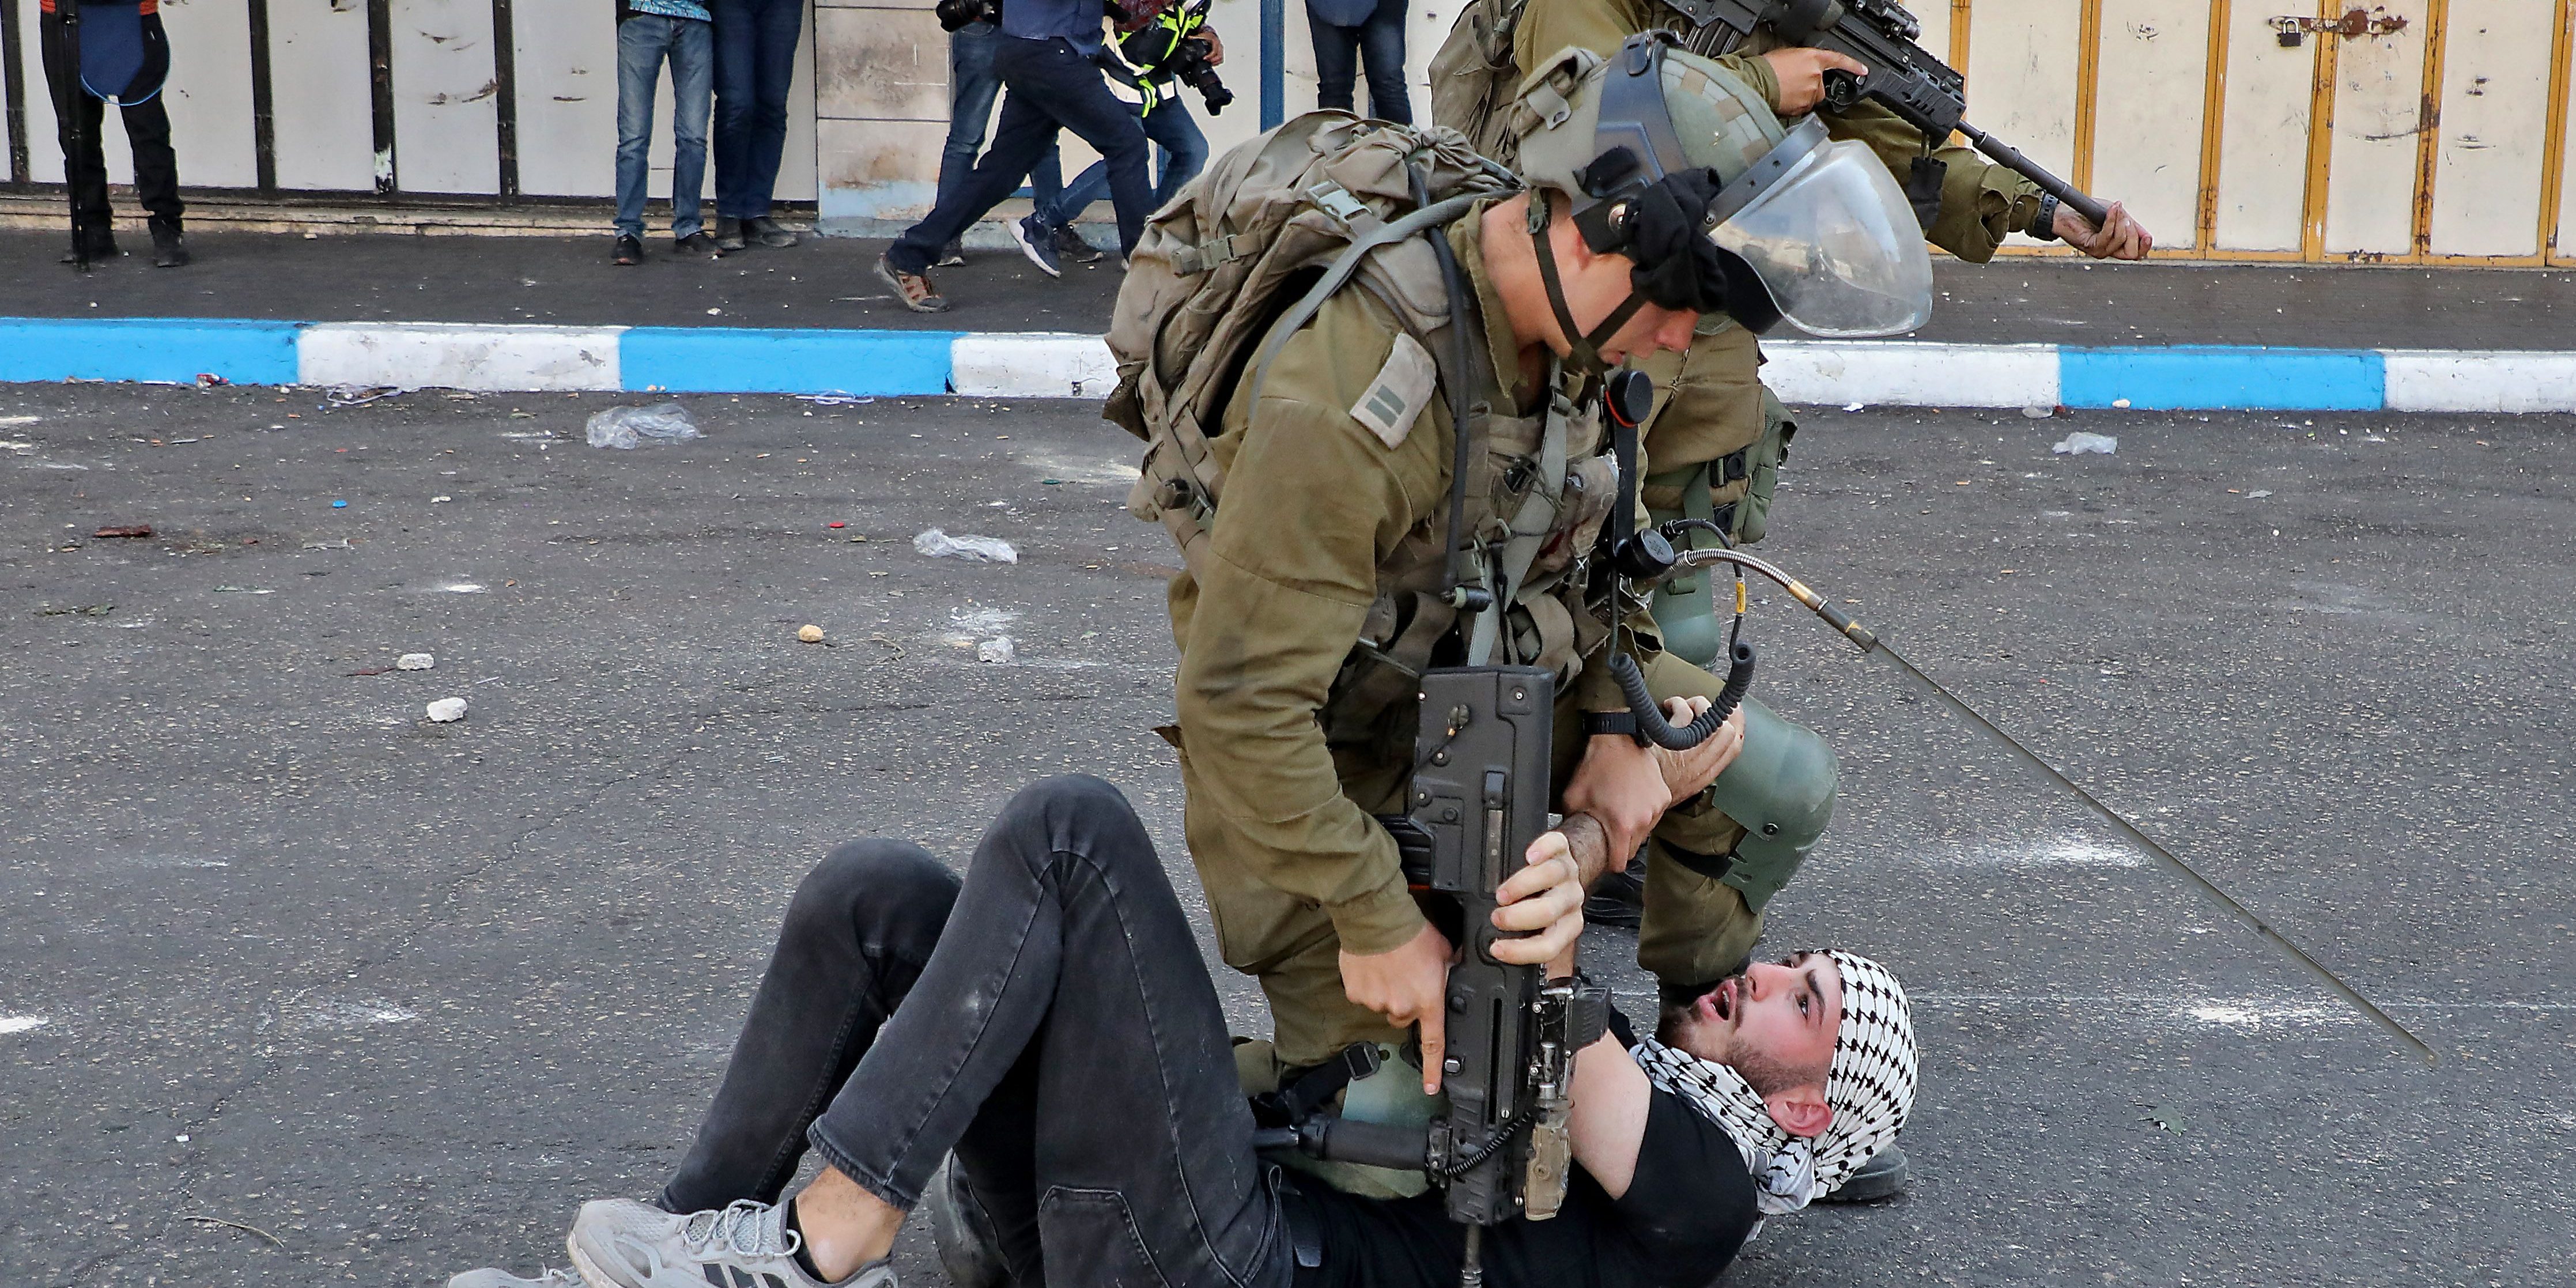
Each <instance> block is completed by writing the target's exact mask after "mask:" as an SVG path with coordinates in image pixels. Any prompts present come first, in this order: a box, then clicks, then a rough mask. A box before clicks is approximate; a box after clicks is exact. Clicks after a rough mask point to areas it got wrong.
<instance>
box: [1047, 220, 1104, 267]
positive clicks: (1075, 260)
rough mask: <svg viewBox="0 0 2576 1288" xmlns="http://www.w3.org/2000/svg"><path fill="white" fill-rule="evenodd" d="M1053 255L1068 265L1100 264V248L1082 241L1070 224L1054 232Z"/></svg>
mask: <svg viewBox="0 0 2576 1288" xmlns="http://www.w3.org/2000/svg"><path fill="white" fill-rule="evenodd" d="M1055 254H1056V258H1058V259H1060V260H1063V261H1064V262H1065V263H1068V264H1097V263H1099V262H1100V248H1099V247H1097V246H1094V245H1092V244H1091V243H1090V242H1087V241H1084V240H1083V239H1082V234H1080V233H1078V232H1075V231H1074V230H1073V225H1071V224H1065V225H1063V226H1061V227H1059V228H1057V229H1056V230H1055Z"/></svg>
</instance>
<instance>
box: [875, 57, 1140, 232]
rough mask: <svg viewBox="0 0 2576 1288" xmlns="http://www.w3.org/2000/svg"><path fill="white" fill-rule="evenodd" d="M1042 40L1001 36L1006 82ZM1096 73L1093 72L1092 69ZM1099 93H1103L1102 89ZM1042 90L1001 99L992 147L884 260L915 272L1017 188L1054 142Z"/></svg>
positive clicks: (999, 62) (1000, 65)
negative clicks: (1042, 103) (1026, 53)
mask: <svg viewBox="0 0 2576 1288" xmlns="http://www.w3.org/2000/svg"><path fill="white" fill-rule="evenodd" d="M1043 43H1044V42H1040V41H1034V40H1017V39H1013V38H1010V37H1004V38H1003V44H1002V48H1001V49H1000V51H999V52H998V53H997V54H996V56H995V58H994V65H995V68H996V69H997V70H998V71H999V72H1000V74H1001V76H1002V79H1003V81H1004V83H1005V84H1015V83H1016V79H1017V77H1018V75H1019V70H1018V69H1019V68H1020V67H1021V65H1022V63H1023V62H1024V61H1025V60H1024V57H1023V55H1024V50H1023V48H1022V47H1024V46H1042V45H1043ZM1092 74H1093V75H1094V76H1097V75H1098V74H1099V73H1098V72H1097V71H1096V70H1095V71H1094V72H1093V73H1092ZM1103 92H1104V93H1105V92H1106V91H1103ZM1044 97H1045V96H1044V94H1043V93H1042V92H1040V91H1037V90H1032V91H1030V92H1028V93H1020V92H1016V91H1015V92H1013V93H1012V94H1011V95H1010V96H1009V97H1007V98H1005V99H1003V100H1002V120H1001V124H1000V125H998V126H997V127H995V129H994V131H993V146H992V148H991V150H989V151H987V152H985V154H984V159H983V160H981V161H978V162H976V163H975V169H974V171H973V172H972V173H970V174H969V175H968V176H967V177H966V179H965V180H964V181H963V182H961V183H959V184H958V186H957V189H956V191H955V192H953V193H951V194H950V195H949V196H948V197H947V198H945V199H943V200H941V201H940V203H939V204H938V205H937V206H936V207H934V208H933V209H932V210H931V212H930V213H929V214H928V215H927V216H925V217H923V219H922V221H921V222H920V223H917V224H914V225H913V226H912V227H910V228H907V229H905V230H904V231H903V235H902V236H901V237H898V238H896V239H895V243H894V245H892V246H889V247H887V248H886V263H887V264H889V265H891V266H892V267H893V268H894V269H895V271H897V272H900V273H912V274H919V273H921V272H922V271H923V270H925V269H927V268H929V267H930V262H931V260H932V259H933V258H934V257H936V256H937V255H938V253H939V248H940V247H942V246H945V245H947V244H948V241H949V239H950V238H952V237H955V236H957V235H958V234H960V233H962V232H964V231H966V229H967V228H969V227H971V226H973V224H974V222H975V221H976V220H978V219H981V218H983V217H984V214H985V212H986V211H989V210H991V209H992V208H993V207H995V206H998V205H1000V204H1002V200H1003V199H1004V198H1006V197H1008V196H1010V195H1011V194H1012V193H1013V192H1015V191H1017V190H1018V189H1019V186H1020V179H1021V177H1022V176H1024V175H1026V174H1027V173H1028V172H1029V167H1030V166H1032V165H1035V164H1036V163H1037V159H1038V158H1039V157H1040V156H1043V155H1045V153H1046V150H1047V148H1048V147H1050V146H1052V145H1053V144H1054V143H1055V136H1056V129H1057V126H1056V121H1055V118H1054V117H1052V116H1049V115H1047V113H1046V110H1045V109H1044V108H1041V107H1039V106H1037V103H1038V101H1039V100H1040V99H1042V98H1044Z"/></svg>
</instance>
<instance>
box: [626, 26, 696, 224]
mask: <svg viewBox="0 0 2576 1288" xmlns="http://www.w3.org/2000/svg"><path fill="white" fill-rule="evenodd" d="M714 21H715V15H714V14H712V13H710V12H708V10H707V7H706V5H704V4H701V3H699V2H698V0H617V250H616V254H615V256H614V258H615V260H616V262H618V263H620V264H640V263H642V262H643V261H644V191H645V186H646V183H647V181H648V180H650V179H651V178H652V164H651V154H652V144H653V90H654V82H656V81H658V80H660V79H661V76H662V64H663V62H664V61H666V60H667V61H668V62H669V63H670V64H671V250H672V253H674V254H681V255H704V254H710V253H712V252H713V251H714V250H715V248H716V239H715V238H714V236H712V235H711V234H709V233H708V232H707V230H706V227H705V225H704V223H703V222H702V221H701V220H700V219H699V218H698V190H699V188H700V186H701V184H702V183H703V182H704V180H705V178H706V170H707V108H708V93H709V91H710V89H711V88H712V86H713V83H714V80H715V56H716V55H715V48H716V47H715V31H714Z"/></svg>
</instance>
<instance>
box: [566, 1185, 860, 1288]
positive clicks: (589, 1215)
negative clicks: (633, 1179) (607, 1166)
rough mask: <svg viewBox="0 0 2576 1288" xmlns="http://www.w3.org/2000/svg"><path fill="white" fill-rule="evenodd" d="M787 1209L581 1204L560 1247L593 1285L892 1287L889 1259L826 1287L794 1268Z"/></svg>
mask: <svg viewBox="0 0 2576 1288" xmlns="http://www.w3.org/2000/svg"><path fill="white" fill-rule="evenodd" d="M786 1218H787V1212H786V1209H785V1207H784V1206H782V1205H778V1204H770V1203H755V1202H752V1201H751V1200H749V1199H738V1200H735V1201H734V1202H733V1203H731V1204H729V1205H727V1206H725V1207H723V1208H720V1209H710V1210H708V1211H705V1212H691V1213H689V1214H687V1215H685V1216H677V1215H673V1214H672V1213H669V1212H665V1211H663V1210H662V1209H660V1208H657V1207H652V1206H649V1205H646V1204H643V1203H638V1202H635V1201H634V1200H632V1199H593V1200H592V1201H590V1202H588V1203H584V1204H582V1205H581V1215H580V1216H579V1217H576V1218H574V1220H573V1223H572V1233H571V1234H569V1235H566V1236H565V1237H564V1248H565V1249H566V1250H567V1251H569V1252H571V1253H572V1263H573V1264H574V1265H575V1266H577V1267H579V1268H580V1269H581V1277H582V1278H583V1279H584V1280H585V1281H587V1282H588V1284H589V1285H590V1288H708V1286H709V1285H711V1284H713V1285H722V1286H723V1288H896V1285H895V1278H894V1259H893V1258H892V1257H885V1258H881V1259H879V1260H876V1261H871V1262H869V1263H868V1264H866V1265H864V1266H861V1267H859V1268H858V1269H857V1270H856V1271H855V1272H853V1273H852V1274H851V1275H850V1277H849V1278H847V1279H843V1280H841V1281H839V1282H838V1283H836V1284H826V1283H825V1282H824V1281H822V1280H820V1279H816V1278H815V1277H814V1276H812V1275H809V1274H807V1273H805V1270H804V1267H802V1266H799V1265H797V1264H796V1257H795V1253H796V1250H797V1248H799V1247H801V1246H802V1245H803V1243H804V1240H803V1239H802V1238H801V1237H799V1236H797V1235H796V1234H793V1233H791V1232H789V1231H788V1229H787V1228H786V1227H787V1220H786Z"/></svg>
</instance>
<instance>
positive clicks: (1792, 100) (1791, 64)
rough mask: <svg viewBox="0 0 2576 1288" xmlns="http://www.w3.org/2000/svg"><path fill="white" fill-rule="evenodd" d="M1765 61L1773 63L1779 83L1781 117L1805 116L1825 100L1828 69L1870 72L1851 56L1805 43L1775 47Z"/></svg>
mask: <svg viewBox="0 0 2576 1288" xmlns="http://www.w3.org/2000/svg"><path fill="white" fill-rule="evenodd" d="M1762 61H1764V62H1766V63H1769V64H1771V75H1772V76H1773V77H1774V78H1776V79H1778V80H1779V82H1780V101H1779V103H1778V105H1777V106H1778V107H1779V109H1780V115H1782V116H1804V115H1806V114H1807V113H1809V112H1812V111H1815V110H1816V104H1818V103H1821V102H1824V101H1825V73H1826V72H1850V73H1851V74H1852V75H1854V76H1867V75H1869V68H1868V67H1867V66H1866V65H1864V64H1863V63H1861V62H1860V60H1858V59H1856V58H1853V57H1851V56H1850V55H1847V54H1837V53H1835V52H1834V51H1832V50H1830V49H1809V48H1807V47H1806V46H1804V45H1794V46H1791V47H1790V48H1787V49H1774V50H1772V51H1771V52H1770V53H1767V54H1764V55H1762Z"/></svg>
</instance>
